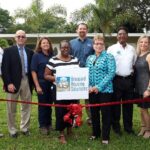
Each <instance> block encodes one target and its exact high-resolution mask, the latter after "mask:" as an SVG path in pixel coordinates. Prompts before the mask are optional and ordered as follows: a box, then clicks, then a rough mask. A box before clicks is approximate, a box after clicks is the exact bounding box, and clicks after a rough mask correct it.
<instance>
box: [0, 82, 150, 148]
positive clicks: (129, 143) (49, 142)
mask: <svg viewBox="0 0 150 150" xmlns="http://www.w3.org/2000/svg"><path fill="white" fill-rule="evenodd" d="M0 85H2V83H1V81H0ZM0 91H1V92H0V98H5V93H4V92H3V91H2V86H0ZM33 101H35V102H36V101H37V97H36V94H35V93H34V94H33ZM53 112H54V111H53ZM83 113H84V115H83V120H84V123H83V125H82V126H81V127H80V128H74V129H73V132H74V135H73V136H72V137H68V138H67V141H68V143H67V144H66V145H62V144H60V143H59V141H58V135H59V134H58V132H56V131H52V132H51V133H50V135H48V136H42V135H40V134H39V129H38V121H37V106H32V114H31V127H30V132H31V135H30V136H29V137H25V136H23V135H21V134H19V137H18V138H17V139H13V138H10V137H9V133H8V130H7V122H6V103H5V102H0V132H2V133H3V134H4V137H3V138H0V150H100V149H101V150H103V149H105V150H150V139H146V140H145V139H143V138H142V137H137V136H133V135H127V134H126V133H125V132H123V135H122V136H121V137H118V136H117V135H115V134H114V133H113V131H111V135H110V144H109V145H102V144H101V141H100V140H98V141H89V140H88V138H89V136H90V135H91V127H89V126H88V125H87V124H86V122H85V120H86V115H85V110H83ZM19 114H20V104H18V111H17V117H16V120H17V123H18V128H19V121H20V115H19ZM133 122H134V126H133V128H134V131H135V132H136V133H138V131H139V128H140V114H139V109H138V108H137V107H136V105H135V106H134V120H133ZM54 126H55V117H54V113H53V127H54ZM122 130H123V129H122Z"/></svg>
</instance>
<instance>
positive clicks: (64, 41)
mask: <svg viewBox="0 0 150 150" xmlns="http://www.w3.org/2000/svg"><path fill="white" fill-rule="evenodd" d="M63 43H67V44H68V45H69V47H70V43H69V41H67V40H62V41H60V44H59V47H60V48H61V46H62V44H63Z"/></svg>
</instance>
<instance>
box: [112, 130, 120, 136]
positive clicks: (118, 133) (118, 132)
mask: <svg viewBox="0 0 150 150" xmlns="http://www.w3.org/2000/svg"><path fill="white" fill-rule="evenodd" d="M114 132H115V133H116V134H117V135H119V136H122V132H121V131H120V130H119V129H114Z"/></svg>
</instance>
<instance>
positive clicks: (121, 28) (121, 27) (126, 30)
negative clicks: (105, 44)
mask: <svg viewBox="0 0 150 150" xmlns="http://www.w3.org/2000/svg"><path fill="white" fill-rule="evenodd" d="M120 30H124V31H125V32H126V33H127V34H128V28H127V27H125V26H120V27H119V28H118V30H117V33H118V32H119V31H120Z"/></svg>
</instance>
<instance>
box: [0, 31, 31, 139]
mask: <svg viewBox="0 0 150 150" xmlns="http://www.w3.org/2000/svg"><path fill="white" fill-rule="evenodd" d="M14 38H15V41H16V45H14V46H11V47H9V48H6V49H5V50H4V55H3V60H2V68H1V69H2V79H3V82H4V87H5V90H6V92H7V94H6V95H7V99H9V100H18V98H19V97H20V99H21V100H23V101H28V102H30V101H31V91H32V85H33V84H32V83H33V82H32V77H31V71H30V64H31V59H32V55H33V51H32V50H30V49H29V48H27V47H26V46H25V43H26V40H27V37H26V33H25V31H23V30H18V31H17V32H16V34H15V37H14ZM16 106H17V103H13V102H7V117H8V130H9V133H10V136H11V137H13V138H16V137H17V136H18V132H17V128H16V124H15V116H16ZM20 112H21V121H20V130H21V132H22V134H23V135H29V121H30V112H31V107H30V105H29V104H21V111H20Z"/></svg>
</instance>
